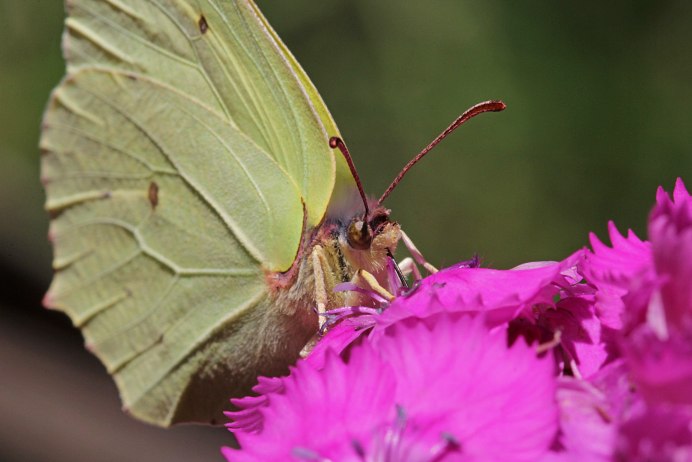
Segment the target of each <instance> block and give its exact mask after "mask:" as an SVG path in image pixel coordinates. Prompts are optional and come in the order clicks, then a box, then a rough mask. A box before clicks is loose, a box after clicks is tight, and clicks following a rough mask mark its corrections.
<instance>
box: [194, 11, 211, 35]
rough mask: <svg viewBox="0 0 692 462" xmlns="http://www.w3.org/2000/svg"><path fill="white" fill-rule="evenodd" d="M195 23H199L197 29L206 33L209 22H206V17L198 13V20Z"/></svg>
mask: <svg viewBox="0 0 692 462" xmlns="http://www.w3.org/2000/svg"><path fill="white" fill-rule="evenodd" d="M197 24H199V31H200V32H201V33H203V34H204V33H206V32H207V31H208V30H209V24H207V19H206V18H205V17H204V15H200V17H199V21H197Z"/></svg>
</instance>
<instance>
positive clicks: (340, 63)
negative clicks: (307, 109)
mask: <svg viewBox="0 0 692 462" xmlns="http://www.w3.org/2000/svg"><path fill="white" fill-rule="evenodd" d="M260 6H261V7H262V9H263V10H264V11H265V14H266V15H267V16H268V18H269V20H270V22H271V23H272V24H273V25H274V27H275V28H276V29H277V31H278V32H279V34H280V35H281V36H282V37H283V38H284V40H285V41H286V42H287V44H288V46H289V48H291V50H293V52H294V53H295V55H296V56H297V58H298V60H299V61H300V62H301V63H302V64H303V66H304V67H305V68H306V70H307V72H308V74H309V75H310V76H311V77H312V79H313V81H314V82H315V84H316V85H317V87H318V89H320V91H321V93H322V95H323V97H324V98H325V100H326V101H327V104H328V106H329V107H330V109H331V111H332V113H333V115H334V117H335V119H336V120H337V123H338V124H339V126H340V128H341V131H342V133H343V134H344V136H345V138H346V141H347V142H348V144H349V147H350V149H351V151H352V153H353V154H354V157H355V159H356V163H357V166H358V168H359V171H360V172H361V175H362V177H363V179H364V182H365V186H366V189H367V190H368V191H370V192H371V193H372V194H373V195H379V193H380V192H381V191H382V190H383V189H384V188H385V187H386V186H387V184H388V182H389V181H390V180H391V179H392V178H393V177H394V176H395V174H396V173H397V171H398V169H399V168H400V167H401V166H402V165H403V164H404V163H405V162H406V161H407V160H408V159H409V158H410V157H411V156H413V155H414V154H415V153H416V152H417V151H418V150H419V149H421V148H422V147H423V146H425V145H426V144H427V143H428V142H429V141H430V140H431V139H432V138H433V137H434V136H435V135H437V133H438V132H439V131H440V130H441V129H442V128H444V127H445V126H446V125H447V124H448V123H449V122H450V121H451V120H453V119H454V118H455V117H456V116H457V115H458V114H459V113H461V112H462V111H463V110H464V109H466V108H467V107H468V106H470V105H471V104H474V103H476V102H479V101H481V100H485V99H491V98H501V99H503V100H504V101H505V102H506V103H507V104H508V106H509V109H508V110H507V111H506V112H504V113H501V114H493V115H484V116H482V117H480V118H479V119H477V120H474V121H472V122H471V123H469V124H468V126H465V127H463V128H462V129H460V130H459V131H458V132H456V133H454V134H453V135H452V136H451V137H450V138H448V139H447V140H445V141H444V142H443V143H442V144H441V145H440V146H439V147H438V148H436V150H435V151H433V152H432V154H431V155H430V156H429V158H427V159H426V160H425V161H423V162H422V163H421V164H420V165H418V166H417V167H416V168H415V169H414V170H413V171H412V172H411V173H410V174H409V176H408V177H407V178H406V180H405V181H404V182H403V183H402V184H401V185H400V187H399V188H398V190H397V191H396V192H395V193H394V194H393V195H392V196H391V199H390V200H389V201H388V204H387V205H388V206H389V207H391V208H392V209H393V210H394V217H395V219H397V220H398V221H400V222H401V223H402V224H403V226H404V228H405V229H406V230H407V231H408V232H409V234H410V235H411V236H412V238H413V239H414V240H415V242H416V243H417V244H418V246H419V247H420V248H421V250H422V251H424V253H425V254H426V256H428V258H429V259H430V260H431V261H433V262H435V263H437V264H440V265H444V264H450V263H453V262H454V261H456V260H460V259H464V258H467V257H469V256H470V255H471V254H473V253H474V252H478V253H479V254H480V255H481V257H482V258H483V259H484V261H485V262H486V264H488V265H492V266H497V267H507V266H512V265H515V264H518V263H520V262H523V261H526V260H540V259H559V258H562V257H564V256H565V255H566V254H567V253H569V252H571V251H572V250H575V249H576V248H578V247H580V246H582V245H584V244H586V243H587V233H588V232H589V231H592V230H593V231H596V232H598V234H599V235H603V234H604V230H605V225H606V222H607V220H608V219H614V220H615V221H616V223H618V225H620V227H621V228H627V227H632V228H634V229H635V230H636V231H637V232H638V233H639V234H641V235H644V234H645V218H646V214H647V212H648V209H649V207H650V206H651V204H652V201H653V196H654V192H655V188H656V186H657V185H659V184H664V185H665V186H666V187H669V188H670V187H671V186H672V184H673V181H674V179H675V177H676V176H683V177H685V176H686V175H687V176H689V173H690V172H691V171H692V155H691V153H692V131H691V130H690V122H691V121H692V115H690V111H689V109H688V108H689V107H690V103H691V102H692V53H691V52H690V48H689V44H690V43H692V41H691V37H690V36H691V35H692V32H691V31H692V29H690V27H689V24H691V23H692V4H690V3H689V2H683V1H678V2H672V1H668V2H595V1H591V2H580V3H578V4H564V3H556V2H551V1H547V0H546V1H528V2H501V1H486V2H468V1H444V0H435V1H430V2H400V1H393V0H380V1H378V2H366V1H345V0H338V1H337V0H325V1H322V2H311V1H308V0H300V1H298V0H293V1H291V2H269V1H263V2H260ZM61 22H62V4H61V2H59V1H57V0H51V1H48V0H44V1H40V0H2V1H0V162H1V164H0V207H1V208H0V212H2V216H3V217H4V219H3V220H2V222H0V254H1V255H2V258H3V260H6V261H7V260H9V261H11V262H12V264H13V265H18V268H21V269H22V270H25V271H28V272H30V273H31V274H33V275H36V277H40V278H41V279H42V280H44V281H45V280H47V278H48V277H49V271H48V266H49V263H48V262H49V253H50V251H49V248H48V246H47V244H46V242H45V238H44V236H45V230H46V219H45V216H44V214H43V212H42V210H41V202H42V200H43V199H42V192H41V188H40V184H39V181H38V178H39V174H38V160H39V154H38V151H37V148H36V143H37V140H38V136H39V125H40V115H41V111H42V109H43V106H44V104H45V101H46V99H47V96H48V93H49V91H50V89H51V88H52V86H54V85H55V84H56V83H57V82H58V80H59V79H60V76H61V75H62V73H63V64H62V61H61V57H60V54H59V41H60V31H61V27H62V25H61ZM688 181H690V180H689V178H688Z"/></svg>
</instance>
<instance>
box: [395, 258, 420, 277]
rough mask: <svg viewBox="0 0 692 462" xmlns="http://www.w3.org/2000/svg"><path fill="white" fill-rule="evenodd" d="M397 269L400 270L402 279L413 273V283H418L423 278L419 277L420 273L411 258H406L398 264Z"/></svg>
mask: <svg viewBox="0 0 692 462" xmlns="http://www.w3.org/2000/svg"><path fill="white" fill-rule="evenodd" d="M399 269H400V270H401V274H403V275H404V277H406V276H408V275H410V274H412V273H413V280H414V281H420V280H421V279H423V276H421V274H420V271H419V270H418V267H417V266H416V263H415V262H414V261H413V258H411V257H406V258H404V259H403V260H401V261H400V262H399Z"/></svg>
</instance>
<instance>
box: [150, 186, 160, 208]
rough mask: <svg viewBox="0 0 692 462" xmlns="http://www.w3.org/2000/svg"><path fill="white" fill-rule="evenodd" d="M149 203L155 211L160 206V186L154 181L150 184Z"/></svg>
mask: <svg viewBox="0 0 692 462" xmlns="http://www.w3.org/2000/svg"><path fill="white" fill-rule="evenodd" d="M149 202H150V203H151V208H153V209H155V208H156V206H157V205H159V185H157V184H156V183H154V182H153V181H152V182H151V183H149Z"/></svg>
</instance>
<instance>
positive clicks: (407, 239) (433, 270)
mask: <svg viewBox="0 0 692 462" xmlns="http://www.w3.org/2000/svg"><path fill="white" fill-rule="evenodd" d="M400 232H401V242H403V243H404V245H405V246H406V248H407V249H408V251H409V252H411V256H412V257H413V259H414V260H415V261H416V263H418V264H419V265H421V266H422V267H423V268H425V269H426V270H427V271H428V273H430V274H435V273H437V271H438V270H437V268H435V267H434V266H433V265H431V264H430V263H428V261H427V260H426V259H425V257H423V254H422V253H420V250H418V249H417V248H416V246H415V244H414V243H413V241H412V240H411V238H410V237H408V236H407V235H406V233H405V232H404V230H401V231H400ZM402 263H403V262H402Z"/></svg>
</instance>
